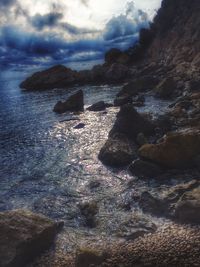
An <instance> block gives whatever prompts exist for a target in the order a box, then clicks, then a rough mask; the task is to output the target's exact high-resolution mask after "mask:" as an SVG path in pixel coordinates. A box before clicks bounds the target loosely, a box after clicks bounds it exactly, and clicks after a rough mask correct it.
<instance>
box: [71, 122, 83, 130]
mask: <svg viewBox="0 0 200 267" xmlns="http://www.w3.org/2000/svg"><path fill="white" fill-rule="evenodd" d="M84 127H85V123H79V124H77V125H76V126H75V127H74V129H83V128H84Z"/></svg>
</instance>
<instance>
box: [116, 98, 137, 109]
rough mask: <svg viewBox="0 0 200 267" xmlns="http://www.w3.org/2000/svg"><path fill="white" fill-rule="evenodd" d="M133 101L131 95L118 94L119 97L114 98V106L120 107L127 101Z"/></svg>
mask: <svg viewBox="0 0 200 267" xmlns="http://www.w3.org/2000/svg"><path fill="white" fill-rule="evenodd" d="M132 102H133V99H132V97H131V96H121V97H120V96H119V97H116V98H115V100H114V106H116V107H120V106H123V105H125V104H128V103H132Z"/></svg>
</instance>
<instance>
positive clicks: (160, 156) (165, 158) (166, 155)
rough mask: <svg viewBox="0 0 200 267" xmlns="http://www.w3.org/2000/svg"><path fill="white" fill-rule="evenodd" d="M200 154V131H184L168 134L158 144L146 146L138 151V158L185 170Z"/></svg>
mask: <svg viewBox="0 0 200 267" xmlns="http://www.w3.org/2000/svg"><path fill="white" fill-rule="evenodd" d="M199 153H200V131H199V130H197V129H186V130H183V131H180V132H174V133H169V134H168V135H166V136H165V137H164V139H163V141H162V142H161V143H159V144H155V145H153V144H146V145H144V146H142V147H141V148H140V149H139V155H140V157H142V158H144V159H147V160H150V161H153V162H155V163H157V164H160V165H162V166H165V167H167V168H187V167H189V166H191V165H192V164H193V161H194V159H195V157H197V156H198V155H199Z"/></svg>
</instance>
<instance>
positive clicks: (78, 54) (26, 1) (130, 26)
mask: <svg viewBox="0 0 200 267" xmlns="http://www.w3.org/2000/svg"><path fill="white" fill-rule="evenodd" d="M160 5H161V0H135V1H130V0H128V1H126V0H34V1H33V0H0V64H1V65H9V64H13V65H14V64H16V65H18V64H32V65H33V64H35V65H36V64H41V65H42V64H44V65H49V64H57V63H59V64H60V63H61V64H62V63H63V64H64V63H67V62H76V61H88V60H95V59H101V58H103V56H104V54H105V52H106V51H108V50H109V49H110V48H113V47H115V48H120V49H122V50H125V49H127V48H128V47H130V46H132V45H133V44H134V43H135V42H136V41H137V39H138V33H139V30H140V29H141V28H143V27H148V26H149V22H150V21H151V20H152V18H153V17H154V15H155V14H156V11H157V10H158V8H159V7H160Z"/></svg>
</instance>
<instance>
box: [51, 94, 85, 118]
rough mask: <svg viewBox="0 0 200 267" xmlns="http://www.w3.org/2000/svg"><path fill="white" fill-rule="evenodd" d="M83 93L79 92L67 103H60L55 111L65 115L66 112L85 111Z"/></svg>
mask: <svg viewBox="0 0 200 267" xmlns="http://www.w3.org/2000/svg"><path fill="white" fill-rule="evenodd" d="M83 109H84V102H83V91H82V90H79V91H77V92H76V93H75V94H73V95H71V96H70V97H69V98H68V99H67V100H66V101H65V102H62V101H58V103H57V104H56V105H55V107H54V109H53V111H54V112H56V113H64V112H66V111H83Z"/></svg>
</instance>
